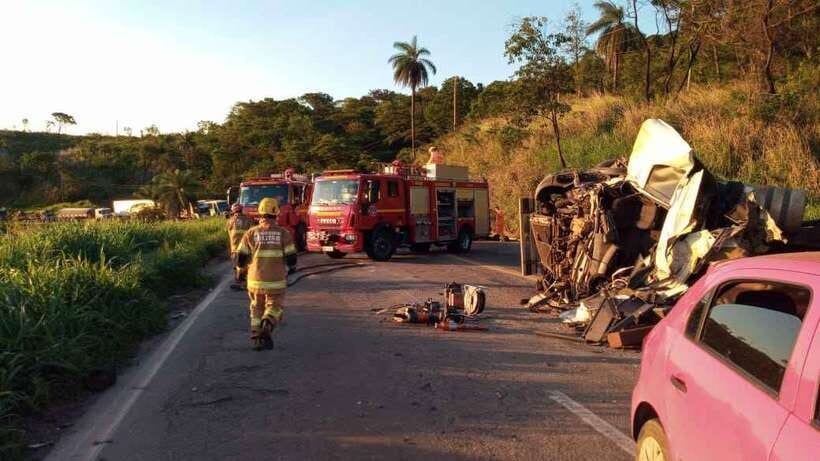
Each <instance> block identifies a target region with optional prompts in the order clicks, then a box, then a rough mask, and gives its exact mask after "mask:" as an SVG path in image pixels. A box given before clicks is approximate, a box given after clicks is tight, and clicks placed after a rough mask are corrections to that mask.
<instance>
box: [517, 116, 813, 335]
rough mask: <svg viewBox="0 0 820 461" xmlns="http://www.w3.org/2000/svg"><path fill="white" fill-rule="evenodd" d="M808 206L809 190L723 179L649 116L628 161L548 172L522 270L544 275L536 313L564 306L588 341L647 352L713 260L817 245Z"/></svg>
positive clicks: (525, 232)
mask: <svg viewBox="0 0 820 461" xmlns="http://www.w3.org/2000/svg"><path fill="white" fill-rule="evenodd" d="M805 204H806V194H805V192H804V191H800V190H793V189H784V188H778V187H757V186H750V185H747V184H743V183H740V182H736V181H725V180H721V179H719V178H717V177H715V176H714V175H712V174H711V173H710V172H709V171H708V170H706V168H705V167H704V166H703V165H702V164H701V163H700V162H699V161H698V159H697V158H696V157H695V156H694V154H693V151H692V148H691V147H690V146H689V144H688V143H687V142H686V141H685V140H684V139H683V138H682V137H681V136H680V135H679V134H678V133H677V132H676V131H675V130H674V128H672V127H671V126H669V125H668V124H666V123H665V122H663V121H662V120H659V119H649V120H646V121H645V122H644V123H643V124H642V125H641V129H640V131H639V133H638V136H637V138H636V140H635V144H634V146H633V150H632V154H631V155H630V157H629V160H628V161H626V160H624V159H615V160H609V161H606V162H603V163H601V164H599V165H596V166H595V167H593V168H590V169H586V170H565V171H560V172H558V173H555V174H550V175H547V176H546V177H545V178H544V179H543V180H542V181H541V183H540V184H538V186H537V187H536V189H535V194H534V198H533V199H522V206H521V209H522V223H524V224H523V225H522V235H521V242H522V243H521V245H522V269H523V270H524V273H528V271H529V270H530V268H531V267H533V265H535V266H536V267H537V269H538V271H539V272H540V279H539V281H538V284H537V288H538V293H537V294H535V295H534V296H533V297H532V298H530V299H529V301H528V302H527V307H528V308H529V309H530V310H531V311H534V312H539V311H551V312H554V311H564V313H563V314H561V318H562V320H564V322H565V323H566V324H568V325H570V326H572V327H574V328H576V330H577V331H582V337H583V338H584V340H585V341H586V342H590V343H596V344H601V343H604V342H606V341H607V340H609V341H610V344H612V345H613V346H617V347H632V346H635V345H636V343H637V345H640V339H642V337H643V336H642V335H645V334H646V332H647V331H648V329H646V328H644V327H647V326H651V325H654V324H655V323H657V322H658V321H659V320H660V319H661V318H662V317H663V316H664V315H665V312H666V311H667V310H668V309H670V308H671V307H672V305H673V304H674V302H675V301H676V300H677V299H678V298H679V297H680V296H681V295H682V294H683V293H684V292H685V291H686V290H687V288H688V287H689V286H690V285H691V284H692V283H693V282H694V281H695V280H697V279H698V278H699V277H700V276H701V275H702V273H703V272H704V270H705V268H706V266H707V264H708V263H710V262H713V261H717V260H721V259H734V258H740V257H744V256H750V255H757V254H763V253H769V252H782V251H798V250H805V249H807V248H806V245H814V246H817V245H820V242H818V241H817V240H816V239H812V238H811V237H806V235H808V234H807V233H809V234H813V235H816V234H817V227H812V226H808V225H807V223H803V222H802V215H803V210H804V208H805ZM527 223H528V224H529V226H528V227H527V226H526V224H527ZM818 227H820V226H818ZM526 255H533V256H537V261H528V260H527V259H526V258H527V256H526ZM533 262H537V264H532V263H533ZM617 332H623V333H622V334H620V335H612V333H617Z"/></svg>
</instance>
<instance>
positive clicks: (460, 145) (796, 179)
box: [438, 86, 820, 229]
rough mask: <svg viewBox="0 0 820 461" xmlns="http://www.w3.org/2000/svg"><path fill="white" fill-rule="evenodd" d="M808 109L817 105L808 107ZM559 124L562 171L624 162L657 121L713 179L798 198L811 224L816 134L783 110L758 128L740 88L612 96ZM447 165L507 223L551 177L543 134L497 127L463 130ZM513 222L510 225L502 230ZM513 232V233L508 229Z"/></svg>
mask: <svg viewBox="0 0 820 461" xmlns="http://www.w3.org/2000/svg"><path fill="white" fill-rule="evenodd" d="M814 103H815V104H816V101H814ZM571 104H572V112H570V113H569V114H567V115H566V116H565V117H564V118H563V119H562V120H561V123H560V126H561V144H562V146H563V149H564V155H565V157H566V159H567V163H568V166H569V167H571V168H583V167H588V166H592V165H594V164H596V163H598V162H600V161H602V160H606V159H609V158H615V157H628V156H629V153H630V152H631V150H632V143H633V142H634V140H635V136H636V135H637V133H638V128H639V127H640V124H641V123H642V122H643V121H644V120H646V119H647V118H660V119H663V120H665V121H666V122H667V123H669V124H671V125H672V126H674V127H675V128H676V129H677V130H678V131H679V132H680V133H681V135H682V136H683V137H684V139H686V140H687V141H688V142H689V144H690V145H691V146H692V147H693V149H694V151H695V154H696V156H697V157H698V158H699V159H700V160H701V161H702V162H703V163H704V164H705V165H706V167H707V168H708V169H709V170H710V171H711V172H712V173H714V174H715V175H717V176H719V177H722V178H727V179H737V180H740V181H743V182H746V183H751V184H769V185H779V186H787V187H793V188H800V189H805V190H806V191H807V192H808V194H809V196H810V197H811V199H810V200H811V201H812V203H811V204H810V206H809V209H808V210H807V213H806V216H807V218H812V219H816V218H820V203H819V202H820V151H818V146H820V126H818V124H817V123H816V122H815V123H809V124H807V125H806V124H804V125H802V126H803V128H800V127H799V126H798V125H797V124H795V123H793V122H792V121H791V120H790V119H788V117H789V114H788V113H784V112H783V111H782V110H780V111H779V112H778V114H779V115H778V116H775V117H771V118H769V119H766V118H765V117H763V116H762V115H761V114H760V108H759V106H758V107H755V106H753V105H751V104H750V103H749V101H748V97H747V94H746V93H744V88H743V87H742V86H729V87H720V88H712V87H704V88H697V89H693V90H692V91H690V92H688V93H686V94H683V95H682V96H680V97H679V98H678V99H676V100H674V101H669V102H655V103H652V104H646V103H636V102H631V101H629V100H627V99H624V98H618V97H613V96H594V97H589V98H580V99H575V100H573V101H572V102H571ZM438 145H439V146H440V147H443V148H444V150H445V152H447V155H448V157H447V158H448V161H450V162H453V163H458V164H462V165H467V166H469V167H470V171H471V172H472V173H473V174H475V175H480V176H483V177H486V178H487V179H488V180H489V181H490V184H491V187H492V200H493V203H498V204H499V205H500V206H501V207H502V208H503V209H504V210H505V212H506V214H507V216H515V215H516V213H517V207H518V204H517V201H518V197H520V196H522V195H528V194H530V193H532V190H533V189H534V187H535V186H536V185H537V184H538V182H539V181H540V180H541V179H542V178H543V177H544V175H546V174H548V173H550V172H554V171H557V170H558V169H560V164H559V162H558V155H557V150H556V147H555V140H554V137H553V134H552V131H551V129H550V127H549V126H547V125H546V124H543V125H540V124H535V125H531V126H529V127H527V128H525V129H522V128H519V127H516V126H514V125H512V124H510V123H508V122H507V121H506V120H504V119H500V118H497V119H485V120H481V121H477V122H471V123H467V124H465V125H464V126H462V127H461V128H460V129H459V130H458V131H457V132H454V133H452V134H450V135H447V136H445V137H443V138H441V139H439V141H438ZM508 221H513V220H508ZM510 227H511V228H514V229H517V223H515V222H510Z"/></svg>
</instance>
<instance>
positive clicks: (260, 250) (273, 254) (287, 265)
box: [238, 198, 296, 350]
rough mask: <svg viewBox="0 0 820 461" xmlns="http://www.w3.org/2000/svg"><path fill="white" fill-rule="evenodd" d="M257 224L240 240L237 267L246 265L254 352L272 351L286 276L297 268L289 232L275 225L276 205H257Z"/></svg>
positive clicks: (268, 200) (272, 202)
mask: <svg viewBox="0 0 820 461" xmlns="http://www.w3.org/2000/svg"><path fill="white" fill-rule="evenodd" d="M258 211H259V215H260V216H261V219H260V221H259V224H258V225H256V226H254V227H252V228H251V229H250V230H249V231H247V232H246V233H245V236H244V237H242V242H241V243H240V244H239V249H238V253H239V257H238V260H239V265H240V267H245V266H248V296H249V297H250V301H251V302H250V317H251V342H252V343H253V347H254V349H255V350H262V349H273V339H272V338H271V333H272V332H273V330H274V328H276V325H277V324H278V323H280V322H281V321H282V315H283V313H284V312H283V305H282V302H283V300H284V297H285V289H286V288H287V277H288V273H289V272H291V271H293V268H294V267H295V266H296V245H295V244H294V243H293V237H291V234H290V231H288V230H287V229H285V228H284V227H280V226H278V225H277V224H276V215H277V214H278V213H279V203H278V202H277V201H276V199H273V198H264V199H262V201H261V202H260V203H259V209H258Z"/></svg>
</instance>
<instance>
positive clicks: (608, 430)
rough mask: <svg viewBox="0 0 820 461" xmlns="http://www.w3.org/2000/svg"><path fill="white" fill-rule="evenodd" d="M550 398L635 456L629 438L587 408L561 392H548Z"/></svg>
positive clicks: (632, 444) (633, 445) (633, 443)
mask: <svg viewBox="0 0 820 461" xmlns="http://www.w3.org/2000/svg"><path fill="white" fill-rule="evenodd" d="M550 398H551V399H552V400H555V401H556V402H558V403H560V404H561V406H563V407H564V408H566V409H567V410H569V411H571V412H572V413H573V414H575V416H577V417H579V418H581V419H582V420H583V421H584V422H585V423H587V424H588V425H589V426H590V427H592V428H593V429H595V430H596V431H598V432H599V433H600V434H601V435H603V436H605V437H606V438H608V439H609V440H611V441H612V442H613V443H614V444H615V445H618V447H620V448H621V449H622V450H623V451H625V452H626V453H627V454H629V455H634V454H635V442H634V441H633V440H632V439H631V438H629V437H627V436H626V434H624V433H623V432H621V431H619V430H618V429H616V428H615V426H613V425H612V424H609V423H608V422H606V421H604V420H603V419H601V418H600V417H599V416H598V415H596V414H595V413H593V412H592V411H590V410H589V409H588V408H587V407H585V406H583V405H581V404H580V403H578V402H576V401H575V400H572V399H571V398H569V396H568V395H567V394H564V393H563V392H561V391H550Z"/></svg>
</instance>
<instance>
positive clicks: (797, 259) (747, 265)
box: [716, 251, 820, 275]
mask: <svg viewBox="0 0 820 461" xmlns="http://www.w3.org/2000/svg"><path fill="white" fill-rule="evenodd" d="M716 266H717V268H720V269H721V270H725V269H729V270H736V269H775V270H786V271H793V272H804V273H808V274H814V275H820V251H801V252H796V253H776V254H770V255H763V256H753V257H751V258H740V259H732V260H724V261H718V263H717V265H716Z"/></svg>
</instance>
